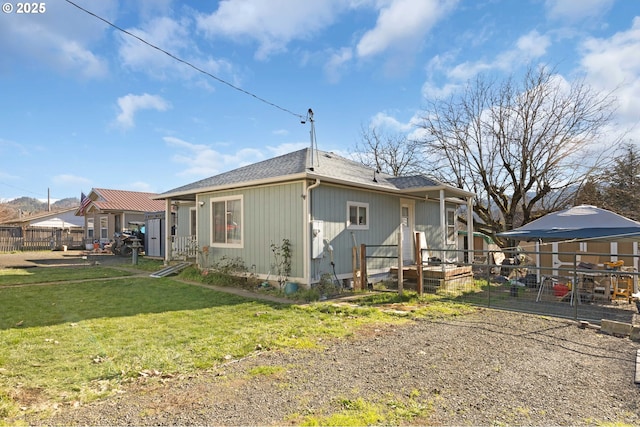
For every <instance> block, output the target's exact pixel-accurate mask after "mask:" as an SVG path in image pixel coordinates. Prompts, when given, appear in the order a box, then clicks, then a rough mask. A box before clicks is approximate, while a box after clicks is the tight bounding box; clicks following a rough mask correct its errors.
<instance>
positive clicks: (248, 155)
mask: <svg viewBox="0 0 640 427" xmlns="http://www.w3.org/2000/svg"><path fill="white" fill-rule="evenodd" d="M163 139H164V141H165V142H166V144H167V145H168V146H169V147H174V148H176V149H177V151H178V152H177V153H176V154H174V155H173V156H172V161H173V162H175V163H178V164H181V165H184V167H185V168H184V169H183V170H182V171H180V172H178V173H177V175H178V176H181V177H190V178H193V179H201V178H206V177H209V176H212V175H217V174H219V173H221V172H223V171H227V170H230V169H235V168H237V167H240V166H244V165H248V164H251V163H255V162H258V161H260V160H263V159H264V155H263V154H262V152H261V151H260V150H258V149H254V148H243V149H240V150H238V151H237V152H235V153H232V154H223V153H221V152H218V151H216V150H214V149H213V148H212V147H211V146H209V145H204V144H193V143H190V142H187V141H184V140H182V139H180V138H176V137H172V136H167V137H164V138H163Z"/></svg>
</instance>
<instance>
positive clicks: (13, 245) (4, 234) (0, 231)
mask: <svg viewBox="0 0 640 427" xmlns="http://www.w3.org/2000/svg"><path fill="white" fill-rule="evenodd" d="M64 246H66V247H67V248H68V249H84V246H85V245H84V230H82V229H79V230H69V229H67V230H62V229H57V228H45V227H27V228H24V229H23V228H21V227H1V228H0V252H19V251H45V250H60V249H63V248H64Z"/></svg>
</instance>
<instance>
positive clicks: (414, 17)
mask: <svg viewBox="0 0 640 427" xmlns="http://www.w3.org/2000/svg"><path fill="white" fill-rule="evenodd" d="M456 3H457V0H421V1H415V0H392V1H391V2H390V3H388V4H385V6H384V7H382V9H381V10H380V14H379V16H378V21H377V23H376V26H375V28H373V29H371V30H369V31H367V32H366V33H365V34H364V35H363V36H362V38H361V39H360V41H359V42H358V46H357V54H358V56H359V57H369V56H374V55H377V54H379V53H382V52H384V51H386V50H388V49H390V48H392V47H393V48H396V49H397V48H402V49H415V48H416V46H417V45H419V44H420V43H422V40H423V39H424V36H425V34H427V33H428V32H429V31H430V30H431V29H432V28H433V26H434V25H435V24H437V22H438V21H439V20H440V19H441V18H442V17H443V16H445V15H446V14H447V13H448V12H449V11H450V10H452V9H453V7H454V6H455V5H456Z"/></svg>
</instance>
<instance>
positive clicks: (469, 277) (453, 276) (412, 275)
mask: <svg viewBox="0 0 640 427" xmlns="http://www.w3.org/2000/svg"><path fill="white" fill-rule="evenodd" d="M390 273H391V275H392V276H396V277H397V276H398V268H397V267H392V268H391V271H390ZM402 277H403V278H404V281H405V282H408V283H407V284H408V285H409V287H411V284H413V285H414V286H415V285H417V283H416V281H417V279H418V266H417V265H415V264H413V265H405V266H404V267H403V268H402ZM422 278H423V289H424V291H427V292H435V291H437V290H445V291H452V290H455V289H457V288H459V287H461V286H466V285H467V284H469V283H470V281H473V272H472V271H471V266H470V265H465V266H453V265H446V266H444V269H443V266H441V265H425V266H423V267H422ZM412 282H413V283H412Z"/></svg>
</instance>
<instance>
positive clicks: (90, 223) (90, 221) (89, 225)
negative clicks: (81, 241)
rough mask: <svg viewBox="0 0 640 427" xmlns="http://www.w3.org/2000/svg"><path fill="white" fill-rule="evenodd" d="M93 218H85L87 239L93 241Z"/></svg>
mask: <svg viewBox="0 0 640 427" xmlns="http://www.w3.org/2000/svg"><path fill="white" fill-rule="evenodd" d="M93 224H94V222H93V218H87V238H89V239H93V236H94V234H93V229H94V225H93Z"/></svg>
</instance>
